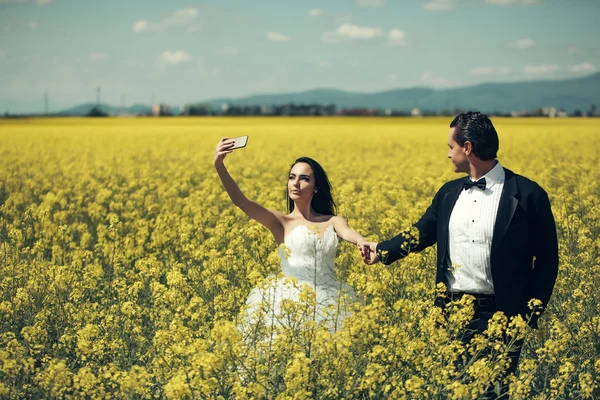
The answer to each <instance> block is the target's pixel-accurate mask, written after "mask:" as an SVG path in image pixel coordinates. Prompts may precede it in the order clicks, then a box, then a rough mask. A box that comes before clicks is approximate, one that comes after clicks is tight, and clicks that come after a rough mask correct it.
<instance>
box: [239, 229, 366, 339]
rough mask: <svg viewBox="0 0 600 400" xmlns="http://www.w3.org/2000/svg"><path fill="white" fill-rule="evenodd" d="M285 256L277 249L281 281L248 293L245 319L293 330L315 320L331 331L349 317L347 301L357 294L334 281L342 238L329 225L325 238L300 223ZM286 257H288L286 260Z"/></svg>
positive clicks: (290, 236) (286, 242)
mask: <svg viewBox="0 0 600 400" xmlns="http://www.w3.org/2000/svg"><path fill="white" fill-rule="evenodd" d="M283 244H284V245H285V247H287V250H288V251H287V252H286V251H284V249H282V248H281V247H280V248H279V256H280V258H281V270H282V272H283V274H284V275H285V276H284V277H283V278H278V279H277V278H273V277H271V278H269V279H268V280H267V281H266V282H265V284H264V285H261V286H258V287H256V288H254V289H252V291H251V292H250V294H249V296H248V299H247V301H246V305H247V310H246V315H247V316H248V317H250V320H251V321H252V320H253V321H254V322H255V323H264V324H265V325H271V326H272V325H279V326H284V327H285V326H288V327H289V326H290V325H293V324H296V325H298V324H303V323H305V322H307V321H315V322H317V323H319V324H325V325H326V326H327V328H328V329H329V330H330V331H331V332H335V331H336V330H337V329H339V327H340V326H341V322H342V320H343V319H344V318H345V317H346V316H347V315H349V310H348V304H347V303H348V300H350V301H352V302H354V301H357V300H358V297H357V295H356V292H355V291H354V290H353V289H352V288H351V287H350V286H349V285H347V284H345V283H343V282H341V281H339V280H337V279H336V276H335V256H336V252H337V246H338V237H337V234H336V232H335V229H334V228H333V225H329V226H328V227H327V229H326V230H325V232H324V233H323V237H320V236H319V235H318V234H317V233H316V232H314V231H313V230H312V228H310V227H308V226H306V225H297V226H296V227H294V228H293V229H292V230H291V231H290V232H289V233H288V234H287V235H286V237H285V239H284V243H283ZM286 253H287V257H286Z"/></svg>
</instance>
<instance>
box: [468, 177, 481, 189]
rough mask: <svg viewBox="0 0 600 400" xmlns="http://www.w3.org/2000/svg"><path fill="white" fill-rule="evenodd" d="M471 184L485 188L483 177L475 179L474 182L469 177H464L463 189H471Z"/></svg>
mask: <svg viewBox="0 0 600 400" xmlns="http://www.w3.org/2000/svg"><path fill="white" fill-rule="evenodd" d="M473 186H477V187H478V188H479V189H481V190H485V178H481V179H480V180H478V181H475V182H473V181H472V180H470V179H469V178H466V179H465V181H464V182H463V189H464V190H467V189H471V188H472V187H473Z"/></svg>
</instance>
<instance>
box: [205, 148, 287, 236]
mask: <svg viewBox="0 0 600 400" xmlns="http://www.w3.org/2000/svg"><path fill="white" fill-rule="evenodd" d="M232 146H233V141H232V140H229V139H228V138H226V137H224V138H222V139H221V140H220V141H219V144H217V149H216V151H215V162H214V164H215V168H216V170H217V173H218V174H219V178H221V183H223V186H224V187H225V190H226V191H227V194H228V195H229V198H231V201H232V202H233V204H235V205H236V206H237V207H238V208H239V209H240V210H242V211H243V212H244V213H246V215H247V216H249V217H250V218H252V219H254V220H256V221H258V222H259V223H260V224H262V225H263V226H265V227H266V228H267V229H269V230H270V231H271V233H272V234H273V236H275V241H276V242H277V243H278V244H279V243H283V239H284V230H283V225H282V220H283V214H282V213H281V212H279V211H276V210H270V209H268V208H265V207H263V206H261V205H260V204H258V203H257V202H255V201H253V200H250V199H248V198H247V197H246V196H245V195H244V193H242V191H241V190H240V188H239V187H238V185H237V184H236V183H235V181H234V180H233V178H232V177H231V175H230V174H229V172H228V171H227V168H225V164H224V163H223V160H224V159H225V157H226V156H227V154H229V153H231V152H232V151H233V150H231V147H232Z"/></svg>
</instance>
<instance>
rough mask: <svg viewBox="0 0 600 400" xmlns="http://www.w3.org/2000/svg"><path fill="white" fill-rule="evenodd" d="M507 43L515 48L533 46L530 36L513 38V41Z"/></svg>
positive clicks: (533, 42)
mask: <svg viewBox="0 0 600 400" xmlns="http://www.w3.org/2000/svg"><path fill="white" fill-rule="evenodd" d="M508 45H509V46H510V47H515V48H517V49H530V48H532V47H533V46H535V41H534V40H533V39H530V38H526V39H519V40H515V41H514V42H510V43H509V44H508Z"/></svg>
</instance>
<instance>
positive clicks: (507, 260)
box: [377, 168, 558, 326]
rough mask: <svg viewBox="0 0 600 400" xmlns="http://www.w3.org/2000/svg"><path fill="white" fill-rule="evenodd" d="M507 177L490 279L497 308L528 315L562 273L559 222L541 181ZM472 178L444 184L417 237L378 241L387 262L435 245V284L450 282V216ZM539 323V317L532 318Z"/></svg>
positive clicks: (419, 225) (547, 296)
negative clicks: (555, 218) (447, 274)
mask: <svg viewBox="0 0 600 400" xmlns="http://www.w3.org/2000/svg"><path fill="white" fill-rule="evenodd" d="M504 172H505V181H504V187H503V190H502V194H501V196H500V203H499V205H498V214H497V216H496V223H495V225H494V232H493V237H492V249H491V254H490V262H491V270H492V279H493V282H494V291H495V294H496V304H497V307H498V310H499V311H504V313H505V314H506V315H508V316H513V315H517V314H521V315H523V316H524V317H525V315H526V314H530V310H529V308H528V307H527V303H528V301H529V300H530V299H532V298H535V299H539V300H541V301H542V302H543V304H544V306H545V305H546V304H548V300H549V299H550V295H551V294H552V290H553V288H554V283H555V281H556V276H557V275H558V241H557V237H556V225H555V223H554V217H553V216H552V210H551V208H550V201H549V200H548V195H547V193H546V192H545V191H544V189H542V188H541V187H540V186H539V185H538V184H537V183H535V182H533V181H531V180H529V179H527V178H525V177H522V176H520V175H517V174H515V173H514V172H512V171H510V170H508V169H506V168H505V169H504ZM465 179H468V178H461V179H456V180H453V181H450V182H447V183H446V184H444V185H443V186H442V187H441V188H440V190H439V191H438V192H437V194H436V195H435V197H434V198H433V201H432V202H431V205H430V206H429V208H427V211H426V212H425V214H424V215H423V216H422V217H421V219H420V220H419V221H418V222H417V223H416V224H415V225H414V226H415V227H416V228H417V229H418V231H419V237H418V238H417V237H415V236H411V235H410V234H408V233H407V232H404V233H402V234H400V235H398V236H396V237H395V238H393V239H390V240H387V241H385V242H382V243H379V244H378V245H377V254H378V255H379V258H380V260H381V261H382V262H383V263H384V264H390V263H392V262H394V261H396V260H398V259H401V258H403V257H405V256H406V255H407V254H408V253H409V252H418V251H421V250H423V249H425V248H426V247H429V246H431V245H433V244H435V243H437V245H438V246H437V273H436V282H437V283H439V282H443V283H445V284H446V286H448V282H447V281H446V269H447V268H448V267H447V266H448V265H449V263H447V258H449V254H448V224H449V222H450V214H451V213H452V209H453V208H454V205H455V203H456V200H457V199H458V195H459V194H460V192H461V190H463V182H464V180H465ZM532 324H533V325H534V326H536V325H537V317H535V316H534V317H533V318H532Z"/></svg>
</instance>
